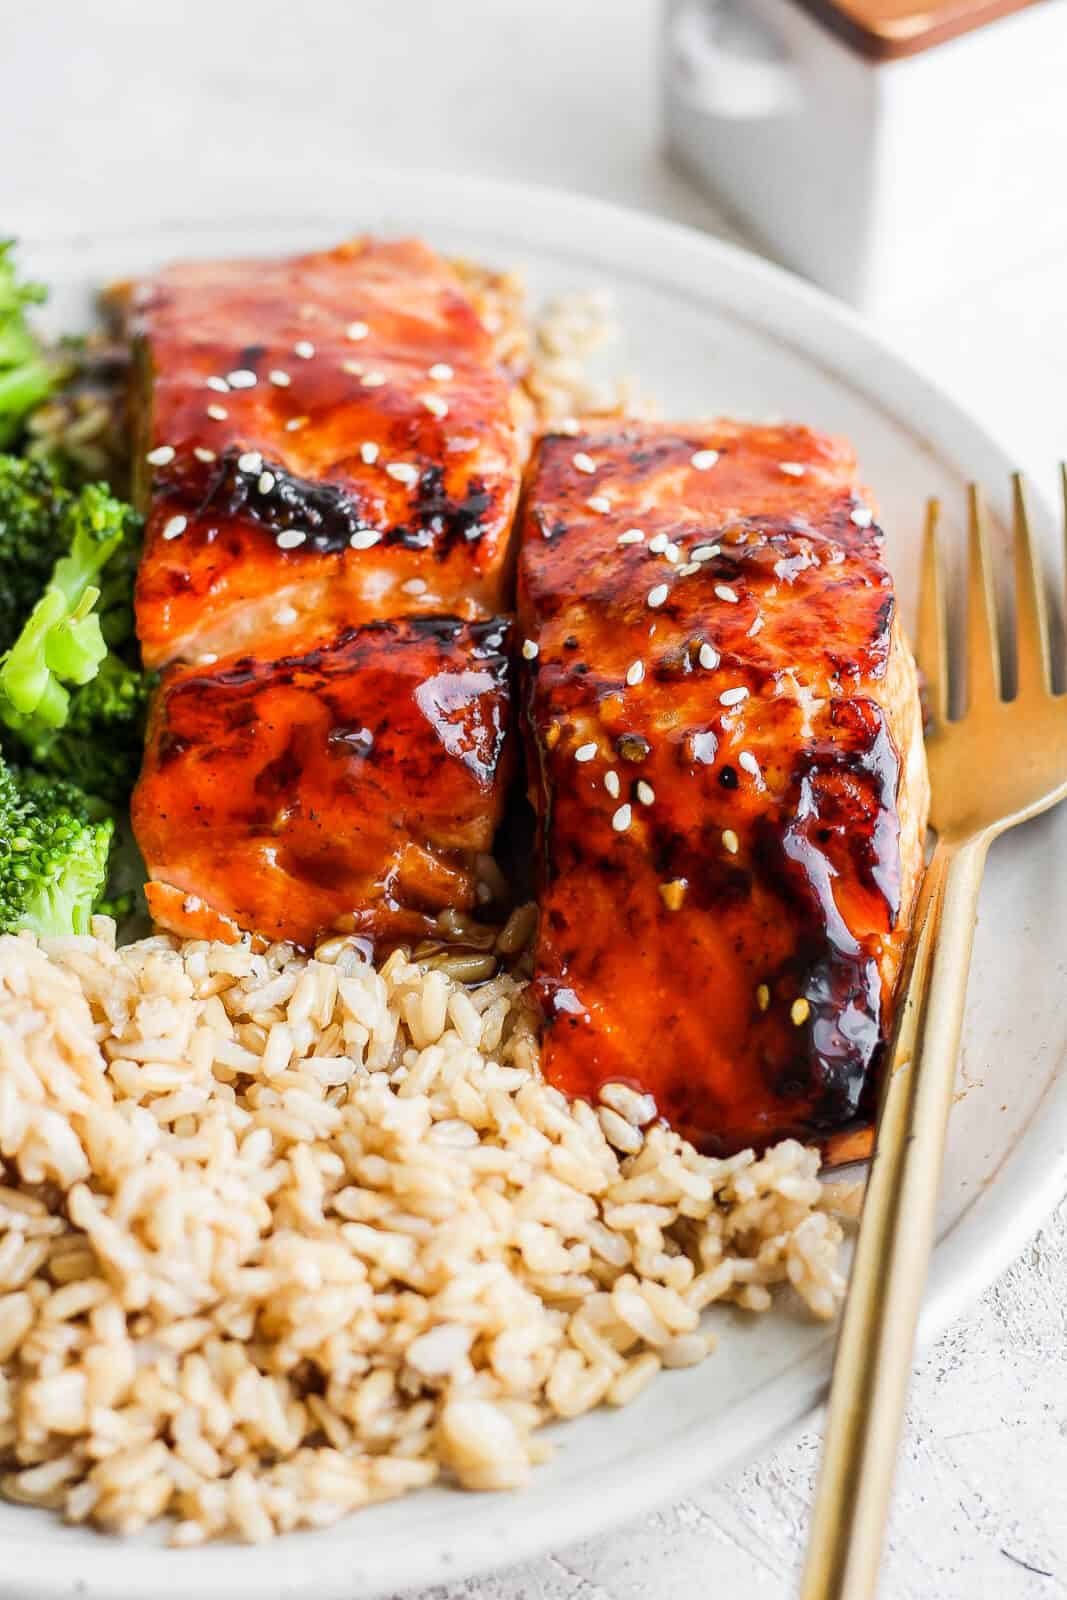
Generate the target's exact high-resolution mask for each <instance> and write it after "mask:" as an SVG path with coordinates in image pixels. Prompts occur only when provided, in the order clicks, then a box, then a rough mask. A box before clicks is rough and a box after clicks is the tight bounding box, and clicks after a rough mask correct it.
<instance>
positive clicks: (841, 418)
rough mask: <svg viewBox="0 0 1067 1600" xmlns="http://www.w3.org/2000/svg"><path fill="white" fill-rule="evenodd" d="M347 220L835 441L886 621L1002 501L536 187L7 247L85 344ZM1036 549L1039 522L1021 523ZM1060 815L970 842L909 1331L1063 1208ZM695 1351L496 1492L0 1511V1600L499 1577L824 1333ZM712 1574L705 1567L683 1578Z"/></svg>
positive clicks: (908, 422)
mask: <svg viewBox="0 0 1067 1600" xmlns="http://www.w3.org/2000/svg"><path fill="white" fill-rule="evenodd" d="M364 228H369V229H374V230H378V231H381V232H384V233H392V234H398V233H420V234H423V235H425V236H426V237H427V238H428V239H429V240H430V241H431V242H432V243H433V244H435V245H437V246H439V247H441V248H443V249H445V250H449V251H459V252H462V253H464V254H469V255H471V256H474V257H477V258H479V259H482V260H485V261H487V262H490V263H492V264H494V265H498V266H518V267H521V268H522V269H523V270H524V271H525V273H526V275H527V278H528V281H529V284H530V287H531V291H532V293H533V295H534V296H535V297H541V296H543V295H548V294H551V293H554V292H558V291H561V290H570V289H575V288H584V287H593V286H603V287H606V288H607V289H609V290H610V291H611V292H612V294H613V295H614V298H615V301H616V306H617V312H618V318H619V322H620V326H621V328H622V330H623V336H622V340H621V342H620V345H619V347H618V349H617V350H616V351H615V352H613V354H612V357H611V360H612V362H613V363H614V364H616V365H617V366H618V367H620V368H621V369H623V370H626V371H629V372H633V373H635V374H637V375H638V376H639V377H640V380H641V384H642V387H643V388H644V389H647V390H650V391H652V392H653V393H654V394H656V395H657V396H658V397H659V400H660V403H661V406H662V410H663V412H664V414H665V415H685V414H687V413H707V412H716V411H719V412H728V413H733V414H735V415H739V416H752V417H769V416H786V417H790V418H795V419H797V420H801V421H805V422H808V423H811V424H812V425H814V426H816V427H820V428H828V429H831V430H834V431H840V432H844V433H847V434H849V435H850V436H851V438H852V439H853V441H854V442H855V444H856V447H857V450H858V452H859V455H860V458H861V462H862V465H863V469H864V472H865V475H866V478H867V481H868V482H869V483H870V484H871V485H872V486H873V487H874V489H875V491H876V494H877V497H878V500H879V502H880V504H881V507H882V521H883V523H884V525H885V526H886V528H887V529H888V530H889V534H890V557H891V561H892V564H893V568H894V571H895V573H896V576H897V582H898V585H899V589H900V593H901V596H902V600H903V604H904V608H905V616H909V615H910V610H911V602H912V598H913V593H914V579H915V573H916V569H917V558H918V539H919V531H920V527H921V517H922V508H923V503H924V500H925V498H926V496H927V495H930V494H937V495H940V496H941V497H942V500H943V501H944V503H945V505H946V507H947V508H948V509H949V510H950V512H951V513H953V515H952V516H950V518H949V521H950V523H951V522H952V521H953V520H954V518H955V517H956V516H958V513H959V510H960V508H961V505H962V496H963V489H964V485H965V483H966V482H967V480H968V479H969V478H972V477H973V478H980V479H982V480H983V481H984V482H985V483H986V484H987V485H988V486H989V488H990V491H991V493H992V499H993V506H994V509H995V510H996V512H997V513H998V514H1002V513H1003V511H1004V509H1005V502H1006V498H1007V497H1006V489H1007V478H1008V473H1009V470H1010V468H1011V466H1012V463H1011V462H1010V461H1009V460H1007V459H1006V457H1005V456H1004V454H1003V453H1002V452H1001V451H1000V450H999V449H998V447H997V446H996V444H995V443H994V442H993V441H992V440H991V439H989V438H988V437H987V436H986V435H985V433H984V432H983V431H982V429H981V428H979V427H978V426H977V425H976V424H974V423H973V422H971V421H970V420H969V419H968V417H967V416H966V415H965V414H964V413H963V412H962V411H961V410H960V409H959V408H958V407H957V406H956V405H954V404H953V403H952V402H950V401H949V400H948V399H946V398H945V397H944V396H943V395H941V394H940V393H939V392H938V390H937V389H936V387H934V386H933V385H932V384H931V383H929V382H928V381H927V380H926V379H925V378H923V377H922V376H920V375H919V374H918V373H917V372H916V371H915V370H914V369H913V368H912V367H911V366H909V365H908V364H907V363H905V362H904V361H902V360H901V359H900V358H898V357H897V356H896V355H894V354H893V353H892V352H891V351H890V350H888V349H887V348H885V347H884V346H883V345H882V344H881V343H880V342H879V340H878V339H877V338H876V337H875V336H874V335H873V334H872V333H871V332H870V331H869V330H868V329H867V328H866V327H865V325H864V324H863V323H862V322H860V321H859V320H858V319H857V318H856V317H855V316H854V315H853V314H852V313H850V312H848V311H846V310H845V309H843V308H841V307H839V306H837V305H836V304H835V303H833V302H832V301H830V300H828V299H826V298H825V297H824V296H822V295H821V294H819V293H818V292H816V291H815V290H813V289H810V288H809V287H807V286H806V285H804V284H802V283H800V282H799V281H798V280H797V279H794V278H792V277H790V276H788V275H787V274H785V273H783V272H781V271H779V270H777V269H776V268H773V267H770V266H768V265H766V264H765V263H763V262H762V261H760V260H758V259H757V258H756V257H754V256H750V255H747V254H745V253H744V252H742V251H738V250H736V249H733V248H730V247H728V246H725V245H722V244H720V243H718V242H716V241H714V240H711V239H709V238H706V237H704V236H703V235H701V234H698V233H695V232H691V231H689V230H686V229H683V228H679V227H677V226H674V225H671V224H667V223H663V222H659V221H656V220H653V219H651V218H648V217H644V216H640V215H637V214H635V213H629V212H626V211H623V210H619V209H615V208H613V207H608V206H604V205H600V204H598V203H596V202H594V201H591V200H589V199H586V198H581V197H577V196H571V195H564V194H555V193H552V192H550V191H547V190H537V189H528V188H522V187H519V186H510V185H497V184H489V183H484V182H481V181H474V180H463V179H445V178H441V177H440V176H438V175H433V176H424V175H411V176H397V175H396V174H388V175H385V174H377V175H376V174H373V173H370V174H358V175H353V177H352V181H351V188H350V191H349V194H348V196H347V197H346V198H342V197H337V198H335V200H334V202H333V203H332V205H331V208H330V210H329V211H327V210H321V211H317V212H315V211H312V210H311V209H310V208H309V210H308V212H307V213H306V214H303V215H300V214H296V213H293V214H291V215H285V216H276V217H272V218H256V217H253V218H248V219H245V220H233V219H229V220H225V221H223V220H218V219H215V220H207V221H205V220H203V219H201V220H199V221H175V222H167V223H160V224H158V225H156V226H155V227H153V228H151V229H145V228H137V229H131V230H130V231H129V232H123V231H120V230H116V231H113V232H110V233H108V234H106V235H99V236H96V235H78V236H70V235H69V234H65V233H64V231H63V227H62V223H61V222H57V225H56V229H55V232H54V234H53V235H52V236H51V237H39V238H37V239H28V240H25V241H24V251H23V259H24V260H25V262H26V265H27V267H28V268H29V269H30V270H32V272H33V273H34V274H35V275H37V276H40V277H41V278H43V279H44V280H45V281H47V282H48V283H50V284H52V285H53V286H54V296H53V302H52V307H51V315H52V316H53V318H54V320H55V322H56V325H57V326H62V327H67V328H77V327H79V326H82V325H84V324H85V322H86V320H87V318H88V315H89V311H90V305H91V296H92V291H93V288H94V287H95V286H96V285H98V284H100V283H102V282H106V281H108V280H109V279H111V278H114V277H120V276H123V275H125V274H127V273H130V272H133V271H138V270H142V269H144V268H148V267H151V266H153V265H155V264H158V263H160V262H162V261H165V260H167V259H169V258H172V257H174V256H179V255H182V256H188V255H216V254H226V253H234V252H257V251H258V252H263V253H268V252H273V251H284V250H291V249H301V248H307V247H311V246H320V245H324V244H328V243H331V242H333V241H335V240H337V239H339V238H341V237H343V236H344V235H345V234H347V233H350V232H354V231H359V230H360V229H364ZM1046 531H1049V530H1046ZM1065 877H1067V809H1061V810H1060V811H1059V812H1053V813H1050V814H1049V815H1047V816H1045V817H1044V818H1042V819H1040V820H1039V821H1038V822H1036V823H1033V824H1031V825H1030V826H1029V827H1028V828H1025V829H1019V830H1018V831H1017V832H1015V833H1012V834H1009V835H1008V836H1007V837H1006V838H1005V839H1004V840H1002V841H1001V842H1000V843H999V844H997V845H996V847H995V849H994V851H993V854H992V857H991V860H990V864H989V871H988V876H987V880H986V885H985V889H984V892H983V898H982V907H981V917H980V923H979V928H978V937H977V942H976V946H975V955H974V968H973V972H972V979H971V987H970V1001H969V1012H968V1022H967V1030H966V1038H965V1044H964V1051H963V1059H962V1063H961V1081H960V1086H959V1087H960V1096H959V1099H958V1103H957V1106H956V1109H955V1112H954V1114H953V1120H952V1125H951V1132H950V1148H949V1154H948V1163H947V1170H946V1178H945V1185H944V1193H943V1201H942V1207H941V1229H940V1239H939V1243H938V1246H937V1250H936V1253H935V1258H934V1265H933V1270H932V1274H931V1279H930V1285H929V1293H928V1296H927V1301H926V1306H925V1312H924V1317H923V1324H922V1335H923V1338H924V1339H929V1338H931V1337H932V1336H933V1335H934V1334H935V1333H937V1332H938V1331H939V1330H940V1329H941V1328H943V1327H944V1326H945V1325H946V1324H947V1323H948V1322H949V1321H950V1320H951V1319H952V1318H953V1317H954V1316H955V1315H956V1314H957V1313H958V1312H959V1311H960V1310H962V1309H963V1307H964V1306H965V1305H966V1304H967V1303H968V1302H969V1301H970V1300H971V1299H973V1298H974V1297H975V1296H976V1295H977V1294H978V1293H979V1292H980V1290H981V1289H982V1288H983V1287H984V1286H985V1285H986V1284H988V1283H989V1282H990V1281H991V1280H992V1279H993V1278H994V1277H995V1276H996V1274H997V1273H998V1272H999V1271H1000V1270H1001V1269H1002V1268H1003V1267H1004V1266H1005V1265H1006V1263H1007V1262H1008V1261H1009V1260H1010V1259H1011V1258H1012V1257H1013V1256H1014V1255H1015V1254H1016V1253H1017V1252H1018V1251H1019V1250H1020V1249H1021V1248H1022V1247H1023V1245H1024V1244H1025V1242H1026V1240H1027V1239H1028V1238H1029V1236H1030V1235H1031V1233H1033V1232H1034V1231H1035V1229H1036V1228H1037V1227H1038V1225H1039V1224H1040V1223H1041V1221H1042V1220H1043V1219H1044V1217H1045V1216H1046V1215H1047V1213H1048V1212H1049V1211H1050V1210H1051V1209H1052V1207H1053V1205H1054V1204H1055V1202H1056V1201H1057V1200H1058V1199H1059V1197H1060V1196H1061V1194H1062V1193H1063V1192H1064V1190H1065V1189H1067V1074H1061V1073H1060V1071H1059V1069H1060V1066H1061V1062H1062V1059H1063V1056H1064V1050H1065V1044H1067V1010H1065V1008H1064V1006H1063V1005H1062V1000H1061V996H1062V993H1063V989H1064V982H1065V972H1064V968H1065V965H1067V955H1065V952H1067V897H1065V896H1063V895H1060V894H1057V893H1056V892H1055V891H1054V888H1053V886H1055V885H1056V884H1058V883H1062V882H1063V881H1065ZM715 1326H716V1328H717V1330H718V1332H719V1335H720V1346H719V1350H718V1352H717V1354H716V1355H715V1356H714V1357H713V1358H712V1359H711V1360H710V1361H708V1362H707V1363H706V1364H705V1365H704V1366H702V1367H699V1368H694V1369H690V1370H688V1371H685V1372H677V1373H672V1374H669V1375H666V1376H664V1377H663V1378H661V1379H660V1380H658V1381H657V1382H656V1383H654V1384H653V1385H652V1386H651V1387H650V1388H649V1389H647V1390H646V1391H645V1393H644V1394H643V1395H642V1396H641V1397H640V1399H639V1400H638V1401H637V1402H636V1403H635V1404H634V1405H632V1406H631V1407H629V1408H628V1409H626V1410H624V1411H621V1412H603V1413H597V1414H594V1415H592V1416H589V1417H586V1418H583V1419H582V1420H580V1421H578V1422H575V1423H570V1424H567V1425H566V1426H563V1427H560V1428H558V1429H557V1430H555V1434H556V1437H557V1439H558V1444H559V1449H558V1452H557V1454H556V1457H555V1459H554V1461H553V1462H552V1463H551V1464H550V1465H549V1466H548V1467H546V1468H544V1469H542V1470H541V1471H539V1473H538V1474H537V1477H536V1480H535V1483H534V1486H533V1487H532V1488H531V1489H530V1490H528V1491H526V1492H524V1493H523V1494H520V1495H501V1496H488V1495H466V1494H459V1493H455V1492H452V1491H449V1490H446V1489H437V1490H433V1491H429V1492H425V1493H422V1494H419V1495H416V1496H413V1497H410V1498H408V1499H406V1500H400V1501H394V1502H392V1503H390V1504H388V1505H385V1506H381V1507H377V1508H375V1509H373V1510H371V1511H367V1512H362V1513H360V1514H359V1515H358V1516H356V1517H355V1518H353V1519H351V1520H349V1521H347V1522H343V1523H341V1524H339V1525H338V1526H336V1527H334V1528H332V1529H330V1530H328V1531H326V1532H322V1533H314V1534H297V1535H292V1536H290V1537H288V1538H286V1539H283V1540H280V1541H278V1542H277V1543H275V1544H273V1545H271V1546H267V1547H255V1548H244V1547H237V1546H234V1545H215V1546H209V1547H207V1548H204V1549H201V1550H197V1551H174V1550H168V1549H166V1548H163V1547H162V1546H161V1545H160V1543H159V1542H154V1541H151V1540H148V1539H143V1540H137V1541H133V1542H130V1543H126V1544H120V1543H118V1542H113V1541H110V1540H107V1539H104V1538H101V1537H100V1536H99V1535H97V1534H92V1533H89V1532H87V1531H85V1530H83V1529H76V1528H64V1527H60V1526H58V1525H57V1524H55V1523H54V1522H52V1521H50V1520H49V1518H48V1517H47V1516H45V1515H44V1514H43V1513H40V1512H36V1511H28V1510H23V1509H21V1508H18V1507H14V1506H9V1505H6V1504H0V1597H2V1600H45V1597H47V1600H53V1597H56V1600H58V1597H64V1600H66V1597H72V1596H83V1597H93V1600H145V1597H146V1596H151V1597H152V1600H180V1597H181V1600H184V1597H189V1600H194V1597H195V1600H214V1597H216V1596H218V1597H220V1600H221V1597H224V1596H225V1597H226V1600H273V1597H282V1596H285V1597H287V1600H288V1597H292V1600H297V1597H304V1596H307V1597H308V1600H311V1597H314V1600H335V1597H336V1600H371V1597H374V1596H383V1595H386V1594H388V1595H393V1596H395V1595H397V1594H398V1592H400V1591H403V1590H405V1589H407V1588H409V1587H412V1586H416V1585H419V1584H428V1583H434V1582H445V1581H448V1580H450V1579H456V1578H459V1577H462V1576H466V1575H469V1574H471V1573H475V1572H478V1571H484V1570H486V1569H489V1568H491V1567H495V1566H503V1565H506V1564H509V1563H511V1562H514V1561H518V1560H520V1559H523V1558H525V1557H529V1556H533V1555H536V1554H539V1553H541V1552H543V1551H546V1550H549V1549H554V1548H559V1547H561V1546H564V1545H566V1544H567V1543H568V1542H570V1541H573V1540H576V1539H578V1538H580V1537H583V1536H586V1535H589V1534H591V1533H594V1532H597V1531H599V1530H602V1529H604V1528H607V1527H609V1526H610V1525H612V1524H614V1523H618V1522H621V1521H623V1520H625V1519H627V1518H629V1517H632V1516H634V1515H636V1514H637V1513H639V1512H642V1511H645V1510H647V1509H649V1508H650V1507H652V1506H653V1505H655V1504H656V1503H658V1502H661V1501H663V1500H666V1499H667V1498H669V1497H671V1496H675V1495H678V1494H681V1493H682V1492H683V1491H685V1490H686V1489H689V1488H691V1487H693V1486H694V1485H695V1484H697V1483H699V1482H701V1481H706V1480H707V1479H709V1478H711V1477H713V1476H714V1475H716V1474H718V1473H721V1472H724V1471H726V1470H727V1469H729V1468H732V1467H734V1466H736V1465H738V1464H739V1463H740V1462H742V1461H744V1460H746V1459H747V1458H749V1457H751V1456H754V1455H756V1454H757V1453H758V1452H760V1451H762V1450H765V1449H767V1448H768V1447H769V1446H770V1445H771V1444H772V1443H774V1442H775V1441H777V1440H778V1439H780V1438H781V1437H783V1436H784V1435H785V1434H787V1433H789V1432H791V1431H792V1430H793V1429H795V1428H796V1427H797V1426H798V1425H800V1424H801V1423H802V1422H803V1421H804V1420H805V1419H809V1418H810V1416H811V1414H812V1412H813V1410H814V1409H815V1408H816V1407H817V1406H818V1405H819V1403H820V1401H821V1399H822V1396H823V1393H824V1389H825V1385H826V1381H827V1377H828V1373H829V1361H830V1353H831V1336H830V1334H828V1332H827V1330H826V1329H825V1328H821V1327H813V1326H812V1325H811V1324H810V1323H809V1322H806V1321H804V1320H803V1319H802V1318H801V1317H799V1316H792V1315H790V1314H789V1313H788V1312H783V1314H782V1315H780V1316H778V1315H775V1316H770V1317H766V1318H764V1319H762V1320H746V1319H745V1318H744V1317H743V1316H742V1314H740V1313H737V1312H730V1311H724V1312H722V1313H720V1314H718V1316H717V1319H716V1323H715ZM711 1577H712V1575H711V1574H710V1573H709V1579H710V1578H711Z"/></svg>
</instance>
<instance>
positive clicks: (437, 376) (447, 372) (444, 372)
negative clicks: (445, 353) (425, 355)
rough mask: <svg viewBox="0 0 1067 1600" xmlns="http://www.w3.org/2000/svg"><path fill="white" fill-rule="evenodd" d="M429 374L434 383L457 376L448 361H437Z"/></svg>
mask: <svg viewBox="0 0 1067 1600" xmlns="http://www.w3.org/2000/svg"><path fill="white" fill-rule="evenodd" d="M429 376H430V377H431V378H432V379H433V381H434V383H447V382H448V380H449V378H454V377H455V373H454V372H453V371H452V368H451V367H450V366H449V364H448V362H447V361H435V362H434V364H433V366H432V367H431V368H430V372H429Z"/></svg>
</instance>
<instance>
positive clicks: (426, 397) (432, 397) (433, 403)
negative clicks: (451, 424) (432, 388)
mask: <svg viewBox="0 0 1067 1600" xmlns="http://www.w3.org/2000/svg"><path fill="white" fill-rule="evenodd" d="M419 399H420V400H421V401H422V403H423V405H424V406H425V407H426V409H427V411H428V412H429V413H430V414H431V416H434V417H447V416H448V401H447V400H442V399H441V396H440V395H439V394H420V395H419Z"/></svg>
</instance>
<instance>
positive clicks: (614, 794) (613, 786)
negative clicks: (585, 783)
mask: <svg viewBox="0 0 1067 1600" xmlns="http://www.w3.org/2000/svg"><path fill="white" fill-rule="evenodd" d="M604 787H605V789H606V790H607V791H608V793H609V794H610V796H611V798H612V799H613V800H617V799H618V798H619V795H620V793H621V792H622V786H621V784H620V783H619V774H618V773H617V772H616V771H615V768H614V767H609V768H608V770H607V772H605V774H604Z"/></svg>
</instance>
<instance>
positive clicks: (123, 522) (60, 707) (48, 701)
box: [0, 484, 140, 742]
mask: <svg viewBox="0 0 1067 1600" xmlns="http://www.w3.org/2000/svg"><path fill="white" fill-rule="evenodd" d="M59 498H60V501H61V512H60V517H61V527H62V534H63V539H64V546H65V550H66V553H65V554H64V555H61V556H60V557H59V559H58V560H57V561H56V563H55V565H54V567H53V568H52V575H51V578H50V579H49V582H48V584H47V586H46V587H45V590H44V592H43V594H42V595H41V597H40V599H39V600H38V601H37V603H36V605H35V606H34V607H33V610H32V611H31V612H30V614H29V616H28V617H27V619H26V621H25V623H24V624H23V626H22V629H21V632H20V633H19V635H18V637H17V638H16V639H15V641H14V643H13V644H12V645H11V646H10V648H9V649H8V650H7V652H6V654H5V655H4V656H3V658H2V659H0V717H2V718H3V721H4V722H5V723H6V724H7V726H8V727H9V728H10V729H11V731H12V732H14V733H16V734H18V735H19V736H20V737H24V738H28V740H29V741H31V742H32V739H33V738H34V737H36V736H37V735H38V734H39V732H40V730H41V729H43V728H61V727H63V726H64V725H65V723H66V722H67V719H68V717H69V715H70V703H71V697H70V693H69V689H68V685H80V684H87V683H89V682H90V681H91V680H92V679H93V678H94V677H95V676H96V674H97V673H98V672H99V670H100V667H101V665H102V663H103V661H104V660H105V659H106V657H107V654H108V642H107V637H106V636H105V630H106V633H107V634H108V635H110V636H111V637H112V638H116V637H118V636H121V635H123V634H128V632H129V627H130V621H129V619H130V604H131V594H132V581H133V577H132V575H133V563H132V560H131V552H132V551H133V549H134V548H135V547H136V544H137V540H138V537H139V534H140V518H139V517H138V516H137V515H136V513H135V512H134V511H133V510H132V508H131V507H130V506H128V505H126V504H124V503H123V502H122V501H121V500H116V499H115V498H114V497H113V496H112V495H110V494H108V492H107V490H106V489H105V488H104V486H103V485H102V484H89V485H88V486H87V487H86V488H84V489H82V490H81V492H80V493H79V494H78V495H76V496H67V497H66V498H65V499H64V498H63V491H59ZM112 564H113V565H112ZM105 569H108V570H107V571H106V572H105ZM102 590H103V597H102V595H101V591H102ZM101 598H103V605H102V608H101V609H99V610H98V609H97V605H98V602H99V601H101Z"/></svg>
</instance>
